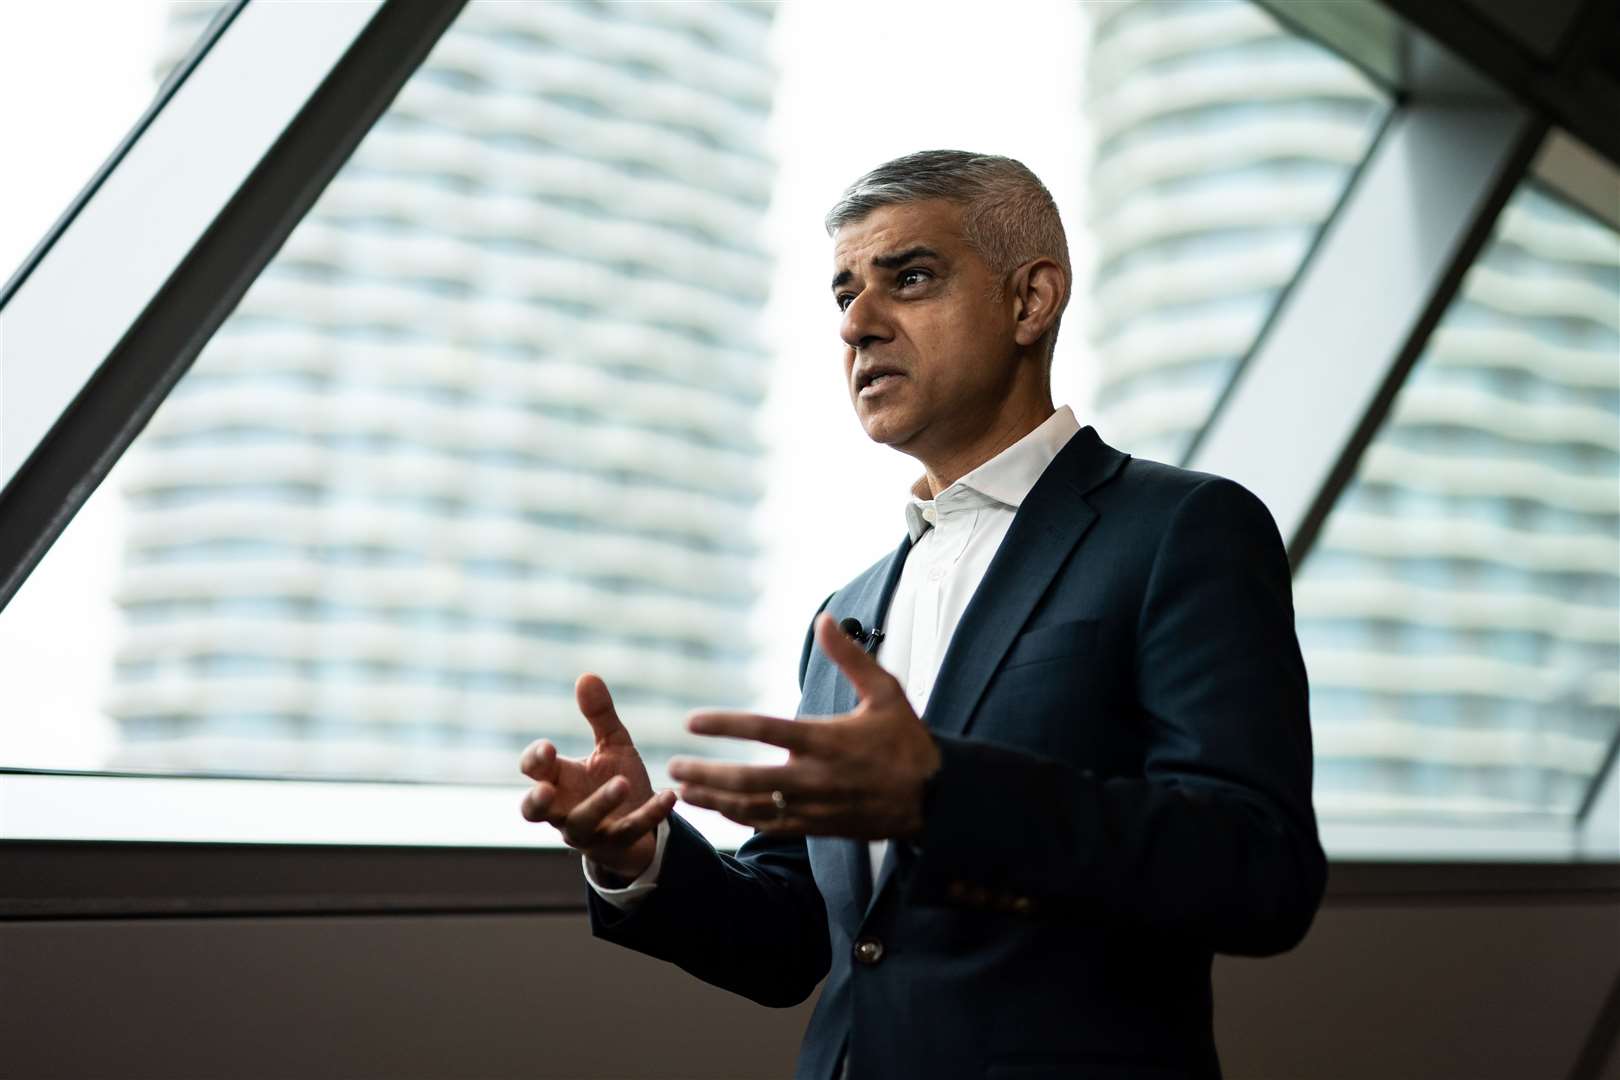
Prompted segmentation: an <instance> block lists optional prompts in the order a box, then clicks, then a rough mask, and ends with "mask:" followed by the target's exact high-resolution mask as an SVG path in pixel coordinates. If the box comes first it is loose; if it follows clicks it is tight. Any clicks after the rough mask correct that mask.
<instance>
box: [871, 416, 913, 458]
mask: <svg viewBox="0 0 1620 1080" xmlns="http://www.w3.org/2000/svg"><path fill="white" fill-rule="evenodd" d="M861 427H862V428H863V429H864V430H865V431H866V437H867V438H868V439H871V440H872V441H873V442H875V443H882V444H883V445H884V446H889V447H893V448H894V449H896V450H904V449H905V447H906V444H907V443H909V442H911V440H912V439H914V438H916V436H917V427H916V426H915V425H913V424H911V423H909V422H907V421H906V420H905V419H902V418H899V417H888V416H873V417H862V418H861Z"/></svg>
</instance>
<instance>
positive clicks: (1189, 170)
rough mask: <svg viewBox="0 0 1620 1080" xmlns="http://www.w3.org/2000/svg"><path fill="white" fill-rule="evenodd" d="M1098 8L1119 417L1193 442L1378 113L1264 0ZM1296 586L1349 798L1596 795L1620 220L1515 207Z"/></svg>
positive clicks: (1321, 735) (1608, 680)
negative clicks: (1616, 228) (1618, 228)
mask: <svg viewBox="0 0 1620 1080" xmlns="http://www.w3.org/2000/svg"><path fill="white" fill-rule="evenodd" d="M1091 10H1092V11H1093V13H1094V14H1093V18H1092V22H1091V27H1092V43H1091V52H1092V58H1091V63H1090V66H1089V69H1088V70H1089V79H1090V87H1091V94H1092V99H1093V100H1092V107H1093V114H1094V117H1095V121H1094V122H1095V125H1096V131H1097V141H1096V146H1095V147H1094V160H1093V173H1092V192H1093V193H1092V205H1091V218H1092V221H1091V223H1092V227H1093V229H1094V230H1095V234H1096V237H1097V240H1098V247H1099V252H1100V254H1099V262H1098V267H1097V277H1096V285H1095V289H1094V295H1093V305H1094V307H1095V309H1096V312H1097V322H1096V325H1095V326H1094V328H1093V333H1094V346H1095V354H1096V356H1097V357H1098V362H1099V365H1100V391H1099V419H1098V423H1099V427H1100V428H1101V429H1102V431H1103V432H1104V433H1105V434H1106V436H1107V437H1108V438H1110V439H1111V440H1113V441H1115V442H1116V443H1117V444H1119V445H1121V446H1124V447H1125V448H1127V449H1130V450H1132V451H1133V452H1135V453H1138V454H1140V455H1141V456H1145V457H1154V458H1163V459H1164V460H1169V461H1178V460H1181V459H1182V457H1183V455H1184V453H1185V451H1186V449H1187V447H1188V445H1189V442H1190V440H1191V438H1192V436H1193V434H1194V433H1195V432H1196V431H1197V430H1198V428H1199V427H1200V426H1201V425H1202V423H1203V421H1204V419H1205V417H1206V416H1207V415H1208V414H1209V412H1210V409H1211V408H1212V406H1213V405H1214V403H1215V400H1216V397H1217V396H1218V394H1219V393H1220V391H1221V389H1222V388H1223V387H1224V386H1225V384H1226V381H1227V380H1228V378H1229V377H1230V376H1231V374H1232V372H1233V370H1234V369H1235V366H1236V364H1237V362H1238V360H1239V358H1240V357H1241V356H1242V355H1243V354H1244V353H1245V352H1246V351H1247V350H1248V348H1249V347H1250V345H1251V344H1252V343H1253V341H1254V340H1255V338H1256V335H1257V334H1258V333H1259V331H1260V329H1261V326H1262V324H1263V323H1264V321H1265V319H1266V318H1267V317H1268V316H1269V314H1270V312H1271V310H1272V308H1273V306H1274V305H1275V303H1276V301H1277V299H1278V296H1279V294H1280V291H1281V290H1282V289H1283V288H1284V287H1285V286H1286V285H1287V283H1288V282H1289V281H1290V280H1291V279H1292V277H1293V275H1294V273H1295V271H1296V270H1297V269H1298V267H1299V265H1300V263H1301V261H1302V260H1303V259H1304V257H1305V255H1306V252H1307V250H1308V247H1309V245H1310V243H1311V242H1312V239H1313V237H1314V236H1315V234H1316V232H1317V230H1318V229H1319V227H1320V226H1321V225H1322V223H1323V222H1324V221H1325V220H1326V219H1327V217H1328V216H1329V214H1330V213H1331V212H1332V209H1333V207H1334V205H1335V203H1336V201H1337V199H1338V198H1339V196H1340V194H1341V192H1342V191H1343V189H1344V187H1345V185H1346V184H1347V182H1348V181H1349V178H1350V174H1351V171H1352V170H1353V168H1354V167H1355V165H1356V164H1357V163H1358V162H1359V161H1360V160H1361V159H1362V157H1363V156H1364V154H1365V152H1366V150H1367V148H1368V147H1369V145H1370V142H1371V138H1372V136H1373V134H1374V131H1373V127H1374V125H1375V124H1376V122H1377V119H1378V116H1379V113H1380V112H1381V104H1380V101H1379V98H1378V96H1377V94H1376V93H1375V92H1374V91H1372V90H1371V89H1370V88H1369V87H1368V86H1367V84H1366V83H1365V82H1364V81H1363V80H1362V79H1361V78H1360V77H1359V76H1358V75H1357V74H1356V72H1355V71H1354V70H1353V69H1352V68H1351V67H1350V66H1349V65H1348V64H1347V63H1345V62H1344V61H1342V60H1340V59H1338V58H1337V57H1334V56H1332V55H1329V54H1328V53H1326V52H1325V51H1323V50H1321V49H1319V48H1317V47H1316V46H1314V45H1313V44H1311V43H1309V42H1306V41H1303V40H1300V39H1298V38H1295V37H1293V36H1292V35H1290V34H1288V33H1287V32H1286V31H1283V30H1281V29H1280V28H1278V27H1276V26H1275V25H1274V24H1272V23H1271V22H1270V21H1269V19H1268V18H1267V17H1266V16H1265V15H1264V14H1263V13H1261V12H1260V11H1259V10H1258V9H1257V8H1254V7H1253V6H1251V5H1249V4H1246V3H1242V2H1202V0H1200V2H1196V3H1172V2H1154V3H1146V2H1138V3H1129V4H1113V5H1107V6H1099V7H1096V8H1093V9H1091ZM1369 272H1376V268H1374V267H1369ZM1379 362H1381V360H1380V361H1379ZM1278 452H1279V453H1286V452H1287V448H1286V447H1279V448H1278ZM1295 601H1296V608H1297V612H1298V626H1299V634H1300V639H1301V643H1302V645H1303V646H1304V649H1305V654H1306V663H1307V666H1308V668H1309V671H1310V677H1311V684H1312V709H1313V727H1314V730H1315V737H1316V747H1317V804H1318V808H1319V810H1320V811H1321V812H1322V813H1323V814H1324V816H1328V817H1338V818H1342V819H1345V820H1356V819H1364V820H1373V821H1388V820H1397V819H1405V820H1415V821H1428V822H1433V821H1436V820H1449V821H1460V822H1471V823H1489V822H1495V821H1501V822H1513V823H1524V822H1525V821H1527V820H1534V819H1536V818H1538V817H1539V818H1543V819H1545V820H1547V821H1562V822H1567V821H1568V819H1569V817H1570V815H1571V814H1573V813H1574V812H1576V811H1577V810H1578V808H1579V806H1580V804H1581V802H1582V800H1583V799H1584V797H1585V793H1586V791H1587V789H1588V786H1589V785H1590V783H1591V782H1592V780H1593V779H1594V777H1595V776H1596V775H1597V773H1598V771H1599V769H1600V768H1601V765H1602V761H1603V756H1604V751H1605V747H1606V746H1607V745H1609V741H1610V740H1611V739H1613V738H1614V735H1615V732H1616V731H1617V730H1620V238H1617V236H1616V234H1615V233H1614V232H1613V231H1612V230H1610V229H1608V228H1606V227H1603V226H1600V225H1599V224H1597V223H1596V222H1594V221H1592V220H1591V219H1589V218H1586V217H1584V216H1583V215H1581V214H1579V213H1577V212H1575V211H1573V210H1571V209H1569V208H1567V207H1565V206H1563V205H1562V204H1560V203H1558V202H1557V201H1556V200H1554V199H1552V198H1551V197H1549V196H1546V195H1544V194H1541V193H1539V192H1537V191H1536V190H1534V189H1533V188H1528V189H1525V190H1524V191H1521V192H1520V194H1519V195H1518V196H1516V197H1515V199H1514V200H1513V201H1512V202H1511V203H1510V204H1509V206H1508V207H1507V209H1506V210H1505V211H1504V213H1503V215H1502V217H1501V219H1500V220H1499V222H1498V224H1497V230H1496V235H1495V238H1494V240H1493V242H1492V243H1491V245H1490V246H1489V247H1488V249H1487V250H1486V252H1485V253H1484V254H1483V255H1482V257H1481V258H1480V260H1479V261H1478V262H1477V263H1476V265H1475V266H1474V267H1473V269H1472V270H1471V272H1470V274H1469V276H1468V278H1467V280H1466V281H1465V283H1464V286H1463V288H1462V290H1461V292H1460V293H1459V296H1458V299H1457V300H1456V301H1455V302H1454V303H1453V305H1452V308H1451V311H1450V312H1449V313H1448V314H1447V316H1446V318H1445V319H1444V321H1443V322H1442V324H1441V326H1440V327H1439V329H1438V330H1437V331H1436V332H1435V334H1434V335H1433V336H1432V338H1431V340H1430V342H1429V346H1428V349H1427V351H1426V354H1425V355H1424V356H1423V357H1422V358H1421V359H1420V361H1419V363H1418V365H1417V368H1416V369H1415V370H1414V372H1413V374H1412V376H1411V378H1410V379H1409V380H1408V382H1407V384H1406V386H1405V387H1404V388H1403V389H1402V391H1401V393H1400V395H1399V397H1398V399H1397V401H1396V403H1395V407H1394V409H1393V410H1392V412H1391V415H1390V416H1389V417H1388V419H1387V420H1386V422H1385V425H1384V427H1383V429H1382V431H1380V433H1379V434H1378V436H1377V437H1376V439H1375V441H1374V443H1373V445H1372V446H1371V447H1370V448H1369V450H1368V452H1367V453H1366V455H1365V457H1364V458H1363V460H1362V461H1361V463H1360V465H1359V469H1358V474H1357V477H1356V479H1355V481H1354V482H1353V483H1352V485H1351V486H1350V488H1349V489H1348V490H1347V491H1346V492H1345V494H1344V496H1343V497H1342V499H1341V501H1340V503H1339V505H1338V506H1337V507H1336V508H1335V510H1334V512H1333V513H1332V515H1331V516H1330V518H1329V520H1328V523H1327V526H1326V528H1325V530H1324V531H1323V533H1322V534H1321V536H1320V537H1319V539H1318V541H1317V543H1316V545H1315V548H1314V549H1313V552H1312V553H1311V555H1310V556H1309V557H1308V559H1307V561H1306V564H1305V565H1304V567H1303V568H1302V569H1301V572H1300V574H1299V575H1298V577H1297V580H1296V584H1295Z"/></svg>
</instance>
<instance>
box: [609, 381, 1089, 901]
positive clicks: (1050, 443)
mask: <svg viewBox="0 0 1620 1080" xmlns="http://www.w3.org/2000/svg"><path fill="white" fill-rule="evenodd" d="M1079 430H1080V425H1079V423H1078V422H1076V420H1075V418H1074V412H1073V410H1071V409H1070V408H1069V407H1068V406H1067V405H1065V406H1064V407H1063V408H1061V409H1058V410H1057V411H1056V412H1054V413H1053V414H1052V415H1051V416H1050V417H1048V418H1047V419H1046V421H1045V422H1044V423H1042V424H1041V425H1040V426H1039V427H1037V428H1036V429H1035V430H1034V431H1031V432H1030V433H1029V434H1028V435H1025V436H1024V437H1023V438H1022V439H1019V440H1018V441H1017V442H1015V443H1013V444H1012V445H1011V446H1009V447H1007V449H1005V450H1003V451H1002V452H1001V453H999V454H997V455H996V456H995V457H993V458H991V459H990V460H989V461H987V462H985V463H984V464H983V465H980V466H979V467H978V468H976V469H974V470H973V471H972V472H970V473H968V474H967V475H966V476H963V477H962V478H961V479H960V480H957V481H956V482H955V483H954V484H952V485H950V486H949V487H947V488H946V489H945V490H944V491H941V492H940V493H939V494H938V495H936V496H934V498H932V499H929V498H928V497H927V496H928V481H927V478H926V477H925V478H923V479H921V480H918V481H917V482H916V483H915V484H913V485H912V488H911V499H910V500H909V501H908V502H907V504H906V529H907V531H908V532H910V534H911V551H910V552H909V553H908V554H907V555H906V561H905V565H904V566H903V567H901V570H900V580H899V581H898V582H897V583H896V584H895V589H894V596H893V598H892V599H891V600H890V602H889V610H888V614H887V615H886V617H885V618H884V621H883V628H882V629H883V631H884V638H883V642H882V644H880V645H879V646H878V652H877V660H878V663H880V664H882V665H883V667H884V669H885V670H887V671H888V672H889V673H890V674H891V675H893V676H894V677H895V678H896V679H898V680H899V682H900V685H901V687H903V688H904V689H905V692H906V700H907V701H909V702H910V703H911V707H912V708H913V709H914V710H916V712H917V715H918V716H921V715H922V714H923V710H924V709H925V708H927V706H928V695H929V694H930V693H931V692H932V691H933V689H934V680H935V679H936V678H937V677H938V675H939V665H940V661H941V660H942V659H944V656H945V649H946V647H947V646H948V645H949V644H950V641H951V635H952V634H954V633H955V632H956V624H957V623H958V622H960V621H961V619H962V612H963V611H964V610H966V608H967V605H968V601H969V600H971V599H972V598H973V593H974V592H975V591H976V590H977V589H978V587H979V582H980V581H982V580H983V579H984V572H985V571H986V570H987V569H989V567H990V560H991V559H993V558H994V557H995V554H996V551H997V549H999V548H1000V547H1001V541H1002V540H1003V539H1004V538H1005V537H1006V535H1007V530H1008V529H1009V528H1010V527H1011V526H1012V522H1013V515H1014V514H1016V513H1017V512H1018V508H1019V506H1021V505H1022V504H1023V501H1024V498H1025V497H1026V496H1027V495H1028V494H1029V491H1030V489H1031V488H1033V487H1034V486H1035V481H1036V480H1039V479H1040V476H1041V474H1042V473H1043V472H1045V471H1046V467H1047V466H1048V465H1050V464H1051V463H1052V459H1053V458H1055V457H1057V455H1058V451H1060V450H1062V449H1063V447H1064V446H1065V445H1066V444H1067V443H1068V441H1069V439H1070V438H1072V437H1073V436H1074V433H1075V432H1077V431H1079ZM668 838H669V823H668V822H664V823H661V824H660V825H659V826H658V846H657V848H656V850H655V852H654V855H653V860H652V863H651V864H650V865H649V866H648V867H647V869H646V870H645V871H644V872H643V873H642V874H641V876H640V877H638V878H637V879H636V880H635V881H634V882H632V883H631V884H629V885H627V886H626V887H624V888H622V889H610V888H604V887H603V886H602V885H601V884H599V883H598V882H597V881H596V880H595V878H594V877H593V876H592V874H591V866H590V863H589V862H587V863H586V864H585V878H586V880H587V881H589V882H590V884H591V888H593V889H595V890H596V892H597V893H598V894H599V895H600V896H601V897H602V898H603V899H604V900H606V901H607V902H608V903H610V904H613V905H614V906H615V907H619V908H629V907H631V906H633V905H634V904H636V903H637V902H638V901H640V900H641V898H642V897H644V896H646V894H647V893H648V892H650V891H651V890H652V889H653V887H654V886H655V885H656V884H657V880H658V871H659V868H660V867H661V866H662V865H663V861H664V845H665V843H666V842H667V841H668ZM888 846H889V842H888V841H887V840H874V841H872V842H871V844H870V845H869V848H868V851H869V854H870V857H871V862H872V866H871V872H872V877H873V880H874V882H875V881H876V878H877V874H878V871H879V870H880V869H881V868H882V866H883V858H884V856H885V855H886V854H887V853H888Z"/></svg>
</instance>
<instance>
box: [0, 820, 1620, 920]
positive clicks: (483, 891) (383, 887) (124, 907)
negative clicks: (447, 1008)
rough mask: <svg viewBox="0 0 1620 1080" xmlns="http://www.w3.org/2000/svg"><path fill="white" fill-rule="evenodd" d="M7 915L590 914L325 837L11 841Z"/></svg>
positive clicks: (1602, 882) (1526, 873)
mask: <svg viewBox="0 0 1620 1080" xmlns="http://www.w3.org/2000/svg"><path fill="white" fill-rule="evenodd" d="M0 865H3V866H4V867H5V868H6V873H5V874H4V875H0V922H5V921H21V920H61V919H106V918H120V919H129V918H146V919H151V918H187V919H194V918H212V917H227V916H228V917H242V916H298V915H424V914H429V915H451V914H454V915H471V914H497V913H516V912H522V913H531V914H534V913H559V912H583V911H584V910H585V889H586V885H585V880H584V876H583V874H582V873H581V870H580V858H579V856H578V855H577V854H575V853H574V852H572V851H568V850H566V849H560V848H552V849H511V848H489V849H478V848H423V847H377V846H359V845H336V844H333V845H316V844H307V845H305V844H299V845H287V844H169V843H113V842H100V843H97V842H68V841H18V840H13V841H6V842H4V843H0ZM1416 898H1422V899H1424V900H1426V901H1431V902H1440V901H1444V902H1447V903H1470V904H1471V903H1479V904H1505V903H1519V902H1524V901H1526V900H1532V899H1533V900H1535V901H1537V902H1547V901H1549V900H1554V899H1561V900H1565V901H1568V902H1572V903H1573V902H1579V903H1594V902H1596V903H1610V904H1613V905H1614V906H1615V908H1616V910H1617V911H1620V864H1616V863H1595V864H1580V863H1574V864H1571V863H1528V864H1527V863H1444V864H1436V863H1386V862H1341V863H1334V864H1333V867H1332V870H1331V873H1330V875H1329V882H1328V891H1327V897H1326V900H1325V903H1326V904H1328V905H1329V906H1341V907H1342V906H1369V905H1378V904H1390V903H1407V902H1410V901H1412V900H1413V899H1416Z"/></svg>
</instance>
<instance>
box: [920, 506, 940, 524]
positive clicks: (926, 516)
mask: <svg viewBox="0 0 1620 1080" xmlns="http://www.w3.org/2000/svg"><path fill="white" fill-rule="evenodd" d="M923 520H924V521H926V522H928V524H930V525H932V524H934V523H935V522H937V521H938V520H939V515H938V514H936V513H935V512H934V508H933V507H932V506H925V507H923Z"/></svg>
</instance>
